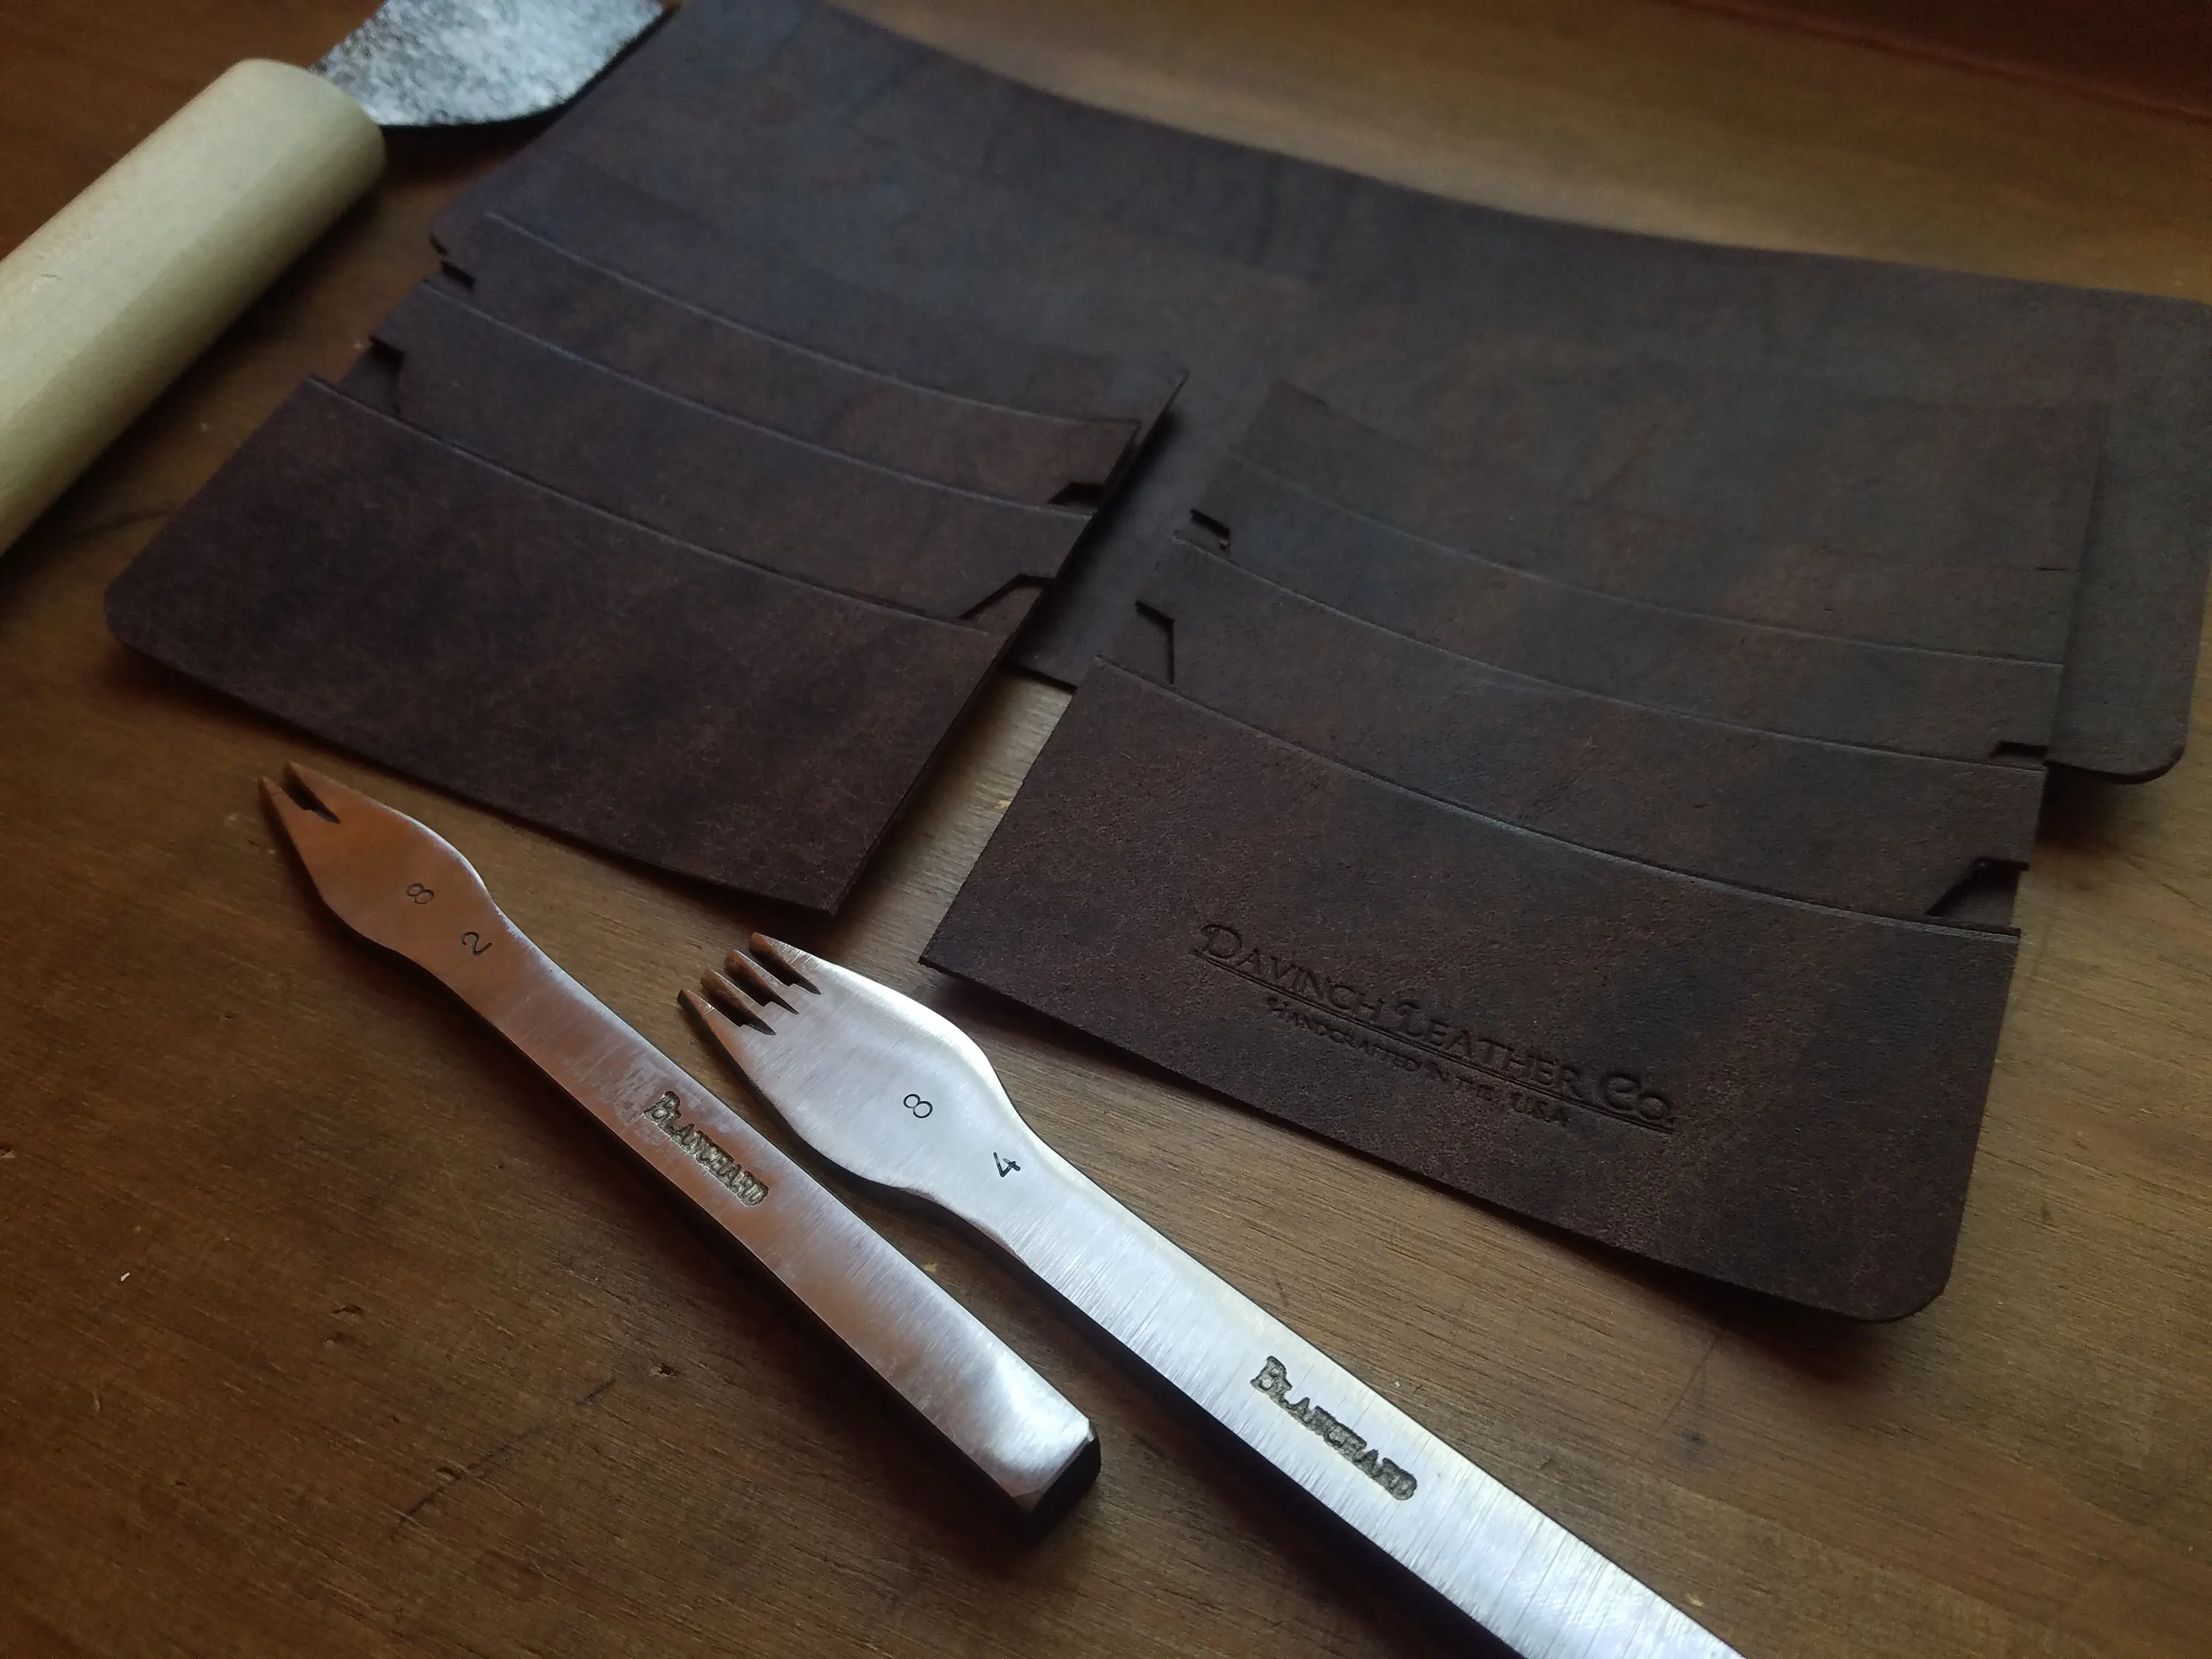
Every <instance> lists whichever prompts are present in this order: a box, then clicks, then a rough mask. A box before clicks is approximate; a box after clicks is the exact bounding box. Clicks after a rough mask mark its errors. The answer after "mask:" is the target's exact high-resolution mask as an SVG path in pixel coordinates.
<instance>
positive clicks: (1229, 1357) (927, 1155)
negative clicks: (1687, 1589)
mask: <svg viewBox="0 0 2212 1659" xmlns="http://www.w3.org/2000/svg"><path fill="white" fill-rule="evenodd" d="M752 950H753V956H752V957H746V956H744V955H743V954H741V953H739V952H737V951H732V952H731V953H730V958H729V961H728V963H727V971H726V972H711V971H710V972H709V973H708V975H706V976H705V979H704V981H703V983H704V986H705V988H706V990H707V993H708V995H707V996H706V997H702V996H699V995H697V994H694V993H692V992H690V991H688V990H687V991H685V992H684V1003H685V1005H686V1006H688V1007H689V1008H690V1010H691V1012H693V1013H694V1014H696V1016H697V1017H698V1018H699V1020H700V1021H701V1023H702V1024H704V1025H705V1027H706V1028H707V1030H708V1032H709V1033H710V1034H711V1035H712V1036H714V1039H715V1040H716V1041H717V1042H719V1043H720V1045H721V1046H722V1048H724V1049H725V1050H726V1051H727V1052H728V1054H729V1055H730V1057H731V1059H732V1060H735V1061H736V1062H737V1065H738V1068H739V1069H740V1070H741V1071H743V1072H744V1074H745V1077H746V1078H747V1079H748V1080H749V1081H750V1083H751V1084H752V1085H753V1087H754V1088H755V1089H756V1090H757V1091H758V1092H759V1094H760V1096H761V1097H762V1098H763V1100H765V1101H766V1102H767V1103H769V1106H770V1107H772V1108H773V1109H775V1111H776V1112H777V1113H779V1114H780V1115H781V1116H782V1117H783V1119H784V1121H786V1122H787V1123H788V1124H790V1125H791V1127H793V1129H794V1130H795V1131H797V1133H799V1135H800V1136H801V1137H802V1138H803V1139H805V1140H806V1141H807V1142H809V1143H810V1144H811V1146H813V1147H814V1148H815V1150H816V1151H817V1152H820V1153H821V1154H822V1155H823V1157H824V1158H828V1159H829V1160H830V1162H832V1163H833V1164H838V1165H840V1166H841V1167H842V1168H843V1169H845V1170H848V1172H849V1173H851V1174H853V1175H854V1176H858V1177H860V1179H861V1180H863V1181H868V1182H876V1183H878V1184H879V1185H881V1186H884V1187H889V1188H895V1189H896V1190H898V1191H901V1192H903V1193H907V1194H911V1195H913V1196H915V1197H916V1198H920V1199H923V1200H927V1201H929V1202H932V1203H934V1204H936V1205H939V1206H941V1207H943V1208H944V1209H946V1210H948V1211H950V1212H951V1213H952V1214H954V1215H955V1216H957V1217H958V1218H961V1219H962V1220H963V1221H965V1222H967V1223H968V1224H969V1225H971V1226H973V1227H975V1229H976V1230H977V1231H980V1232H981V1233H982V1234H983V1235H984V1237H987V1238H988V1239H990V1240H991V1241H992V1242H993V1243H995V1244H997V1245H999V1246H1000V1248H1001V1249H1005V1250H1006V1251H1007V1252H1008V1253H1009V1254H1011V1255H1013V1256H1014V1257H1015V1258H1016V1259H1017V1260H1018V1261H1021V1262H1022V1263H1023V1264H1024V1266H1026V1267H1028V1268H1029V1269H1030V1271H1031V1272H1033V1273H1036V1275H1037V1277H1038V1278H1040V1279H1042V1280H1043V1281H1044V1282H1045V1283H1046V1285H1049V1286H1050V1287H1051V1288H1052V1289H1053V1290H1054V1291H1058V1292H1059V1293H1060V1295H1061V1296H1063V1297H1066V1299H1067V1300H1068V1301H1069V1302H1070V1303H1072V1304H1074V1306H1075V1307H1076V1308H1077V1309H1078V1310H1080V1311H1081V1312H1083V1313H1084V1314H1085V1315H1087V1316H1089V1317H1090V1318H1091V1319H1092V1320H1093V1321H1095V1322H1097V1324H1098V1325H1099V1326H1100V1327H1101V1328H1103V1329H1104V1330H1105V1331H1106V1332H1107V1333H1108V1334H1109V1335H1111V1336H1112V1337H1114V1338H1115V1340H1118V1341H1119V1342H1121V1344H1122V1345H1123V1346H1125V1347H1127V1349H1128V1351H1129V1352H1131V1353H1133V1354H1134V1355H1135V1356H1136V1357H1137V1358H1139V1360H1141V1361H1143V1362H1144V1363H1145V1364H1147V1365H1149V1366H1151V1367H1152V1370H1155V1371H1157V1372H1158V1374H1159V1375H1160V1376H1162V1377H1163V1378H1164V1379H1165V1380H1166V1381H1167V1382H1168V1383H1171V1384H1172V1385H1174V1387H1175V1388H1176V1389H1179V1390H1180V1391H1181V1392H1182V1394H1184V1395H1187V1396H1188V1398H1189V1399H1190V1400H1191V1401H1194V1403H1195V1404H1196V1405H1198V1406H1199V1407H1200V1408H1202V1409H1203V1410H1204V1411H1206V1413H1208V1414H1209V1415H1211V1416H1212V1418H1214V1419H1216V1420H1217V1421H1218V1422H1219V1423H1220V1424H1221V1425H1223V1426H1224V1427H1225V1428H1226V1429H1227V1430H1228V1431H1230V1433H1231V1434H1232V1435H1234V1436H1235V1437H1237V1439H1239V1440H1241V1441H1243V1443H1244V1444H1245V1445H1247V1446H1249V1448H1250V1449H1252V1450H1254V1451H1255V1452H1257V1453H1258V1454H1259V1455H1261V1457H1263V1458H1265V1459H1266V1460H1267V1462H1270V1463H1272V1464H1273V1465H1274V1466H1275V1468H1278V1469H1279V1470H1281V1471H1282V1472H1283V1473H1284V1474H1286V1475H1288V1476H1289V1477H1290V1478H1291V1480H1293V1481H1295V1482H1297V1485H1299V1486H1302V1487H1304V1489H1305V1490H1306V1491H1307V1492H1309V1493H1310V1494H1311V1495H1312V1496H1313V1497H1314V1498H1316V1499H1317V1500H1318V1501H1319V1502H1321V1503H1322V1504H1324V1505H1326V1506H1327V1507H1328V1509H1329V1510H1333V1511H1334V1512H1335V1513H1336V1514H1337V1515H1338V1516H1341V1517H1342V1518H1343V1519H1344V1520H1346V1521H1347V1522H1350V1523H1351V1524H1352V1526H1353V1527H1355V1528H1358V1530H1359V1531H1360V1532H1361V1533H1363V1534H1365V1535H1366V1536H1367V1537H1368V1538H1369V1539H1370V1540H1372V1541H1374V1542H1375V1543H1376V1544H1378V1545H1380V1546H1381V1547H1382V1548H1383V1550H1384V1551H1385V1552H1386V1553H1389V1555H1390V1556H1391V1557H1393V1558H1394V1559H1396V1560H1397V1561H1398V1562H1399V1563H1400V1564H1401V1565H1403V1566H1405V1567H1407V1569H1409V1570H1410V1571H1412V1572H1413V1574H1414V1575H1415V1576H1417V1577H1419V1578H1420V1579H1422V1580H1423V1581H1425V1583H1428V1584H1430V1585H1431V1586H1432V1587H1433V1588H1434V1589H1437V1591H1439V1592H1441V1593H1442V1594H1443V1596H1444V1597H1445V1598H1446V1599H1447V1600H1449V1601H1451V1602H1452V1603H1453V1604H1455V1606H1456V1607H1459V1608H1460V1609H1461V1610H1462V1612H1464V1613H1468V1615H1469V1616H1471V1617H1472V1618H1473V1619H1474V1620H1475V1621H1476V1622H1477V1623H1479V1624H1480V1625H1481V1626H1483V1627H1484V1628H1485V1629H1486V1630H1488V1631H1489V1632H1491V1633H1492V1635H1493V1636H1495V1637H1497V1638H1498V1639H1500V1640H1501V1641H1503V1642H1504V1643H1505V1644H1507V1645H1508V1646H1509V1647H1510V1648H1511V1649H1512V1650H1514V1651H1515V1652H1516V1653H1519V1654H1521V1655H1522V1656H1524V1659H1601V1656H1602V1659H1726V1656H1729V1655H1730V1654H1731V1653H1732V1651H1733V1650H1731V1649H1729V1647H1727V1646H1726V1645H1725V1644H1723V1643H1722V1642H1720V1641H1719V1640H1717V1638H1714V1637H1713V1636H1711V1635H1710V1634H1708V1633H1707V1632H1705V1630H1703V1629H1702V1628H1700V1627H1699V1626H1697V1625H1696V1624H1694V1623H1692V1621H1691V1620H1689V1619H1687V1618H1686V1617H1685V1616H1684V1615H1683V1614H1682V1613H1680V1612H1678V1611H1676V1609H1674V1607H1670V1606H1669V1605H1668V1603H1667V1602H1666V1601H1663V1600H1662V1599H1661V1598H1660V1597H1659V1596H1658V1595H1655V1594H1654V1593H1653V1592H1652V1591H1650V1589H1646V1588H1645V1587H1644V1585H1642V1584H1641V1583H1638V1582H1637V1581H1636V1580H1635V1579H1634V1578H1632V1577H1630V1576H1629V1575H1628V1574H1627V1573H1626V1572H1624V1571H1621V1570H1620V1568H1619V1567H1617V1566H1615V1565H1613V1563H1612V1562H1610V1561H1608V1560H1607V1559H1605V1558H1604V1557H1603V1556H1601V1555H1600V1554H1599V1553H1597V1552H1596V1551H1595V1550H1593V1549H1591V1548H1590V1547H1589V1546H1588V1545H1586V1544H1584V1543H1583V1542H1582V1541H1581V1540H1579V1539H1577V1538H1576V1537H1575V1536H1574V1535H1573V1534H1571V1533H1570V1532H1568V1531H1567V1530H1566V1528H1564V1527H1562V1526H1560V1525H1559V1523H1558V1522H1555V1521H1553V1520H1551V1519H1550V1518H1549V1517H1548V1516H1545V1515H1543V1514H1542V1513H1541V1512H1540V1511H1539V1510H1536V1509H1535V1508H1534V1506H1532V1505H1531V1504H1528V1503H1526V1502H1524V1501H1523V1500H1522V1499H1521V1498H1518V1497H1516V1496H1515V1495H1514V1494H1513V1493H1512V1492H1509V1491H1507V1490H1506V1488H1505V1487H1504V1486H1501V1485H1500V1484H1499V1483H1498V1481H1496V1480H1492V1478H1491V1477H1490V1476H1489V1475H1487V1474H1484V1473H1483V1472H1482V1471H1481V1470H1480V1469H1479V1468H1476V1467H1475V1466H1474V1464H1473V1463H1471V1462H1468V1460H1467V1459H1466V1458H1464V1457H1462V1456H1461V1455H1459V1454H1458V1453H1457V1452H1455V1451H1454V1450H1453V1449H1451V1448H1450V1447H1449V1446H1448V1445H1446V1444H1445V1443H1443V1441H1442V1440H1440V1439H1438V1438H1437V1437H1436V1436H1435V1435H1433V1434H1431V1433H1430V1432H1429V1431H1427V1430H1426V1429H1425V1428H1423V1427H1422V1426H1421V1425H1419V1424H1418V1423H1416V1422H1414V1421H1413V1419H1412V1418H1410V1417H1408V1416H1407V1415H1406V1413H1403V1412H1401V1411H1400V1410H1399V1409H1398V1408H1397V1407H1395V1406H1393V1405H1391V1404H1390V1403H1389V1401H1386V1400H1384V1399H1383V1397H1382V1396H1381V1395H1378V1394H1376V1392H1375V1391H1374V1390H1373V1389H1370V1388H1369V1387H1368V1386H1367V1385H1366V1384H1365V1383H1362V1382H1360V1381H1359V1379H1358V1378H1357V1377H1355V1376H1352V1374H1351V1373H1350V1372H1349V1371H1347V1370H1345V1369H1344V1368H1343V1367H1342V1366H1340V1365H1339V1364H1336V1363H1335V1362H1334V1361H1333V1360H1331V1359H1330V1358H1328V1356H1327V1355H1326V1354H1324V1353H1322V1352H1321V1351H1320V1350H1319V1349H1318V1348H1316V1347H1315V1346H1313V1345H1312V1344H1311V1343H1310V1342H1307V1341H1306V1340H1304V1338H1302V1337H1300V1336H1299V1335H1298V1334H1297V1333H1296V1332H1295V1331H1293V1330H1291V1328H1290V1327H1288V1326H1287V1325H1285V1324H1284V1323H1283V1322H1281V1321H1280V1320H1279V1319H1276V1318H1274V1317H1273V1316H1272V1315H1270V1314H1268V1313H1267V1312H1266V1311H1265V1310H1262V1309H1261V1308H1259V1307H1258V1306H1256V1305H1255V1304H1254V1303H1252V1302H1251V1301H1250V1300H1249V1298H1247V1297H1244V1296H1243V1295H1242V1294H1241V1293H1239V1292H1238V1291H1237V1290H1236V1289H1234V1288H1233V1287H1232V1286H1231V1285H1228V1284H1226V1283H1225V1282H1224V1281H1223V1280H1221V1279H1218V1278H1216V1277H1215V1276H1214V1275H1213V1274H1212V1273H1209V1272H1208V1271H1207V1270H1206V1268H1205V1267H1201V1266H1200V1265H1199V1263H1198V1262H1196V1261H1193V1260H1192V1259H1191V1258H1190V1257H1189V1256H1188V1255H1184V1254H1183V1252H1182V1251H1181V1250H1179V1249H1176V1247H1175V1246H1174V1245H1173V1244H1171V1243H1169V1242H1168V1241H1167V1240H1166V1239H1165V1238H1164V1237H1161V1236H1160V1235H1159V1234H1158V1233H1157V1232H1155V1231H1153V1230H1152V1228H1150V1227H1148V1226H1147V1225H1145V1223H1144V1222H1142V1221H1140V1220H1139V1219H1138V1218H1136V1217H1135V1216H1133V1215H1132V1214H1131V1213H1130V1212H1128V1211H1127V1210H1126V1209H1124V1208H1123V1207H1122V1206H1121V1205H1120V1204H1118V1203H1117V1202H1115V1200H1114V1199H1113V1198H1112V1197H1110V1196H1109V1194H1106V1193H1105V1192H1104V1191H1103V1190H1101V1189H1100V1188H1098V1187H1097V1186H1096V1185H1095V1184H1093V1183H1092V1182H1091V1181H1090V1180H1089V1179H1088V1178H1086V1177H1085V1176H1084V1174H1083V1173H1082V1171H1080V1170H1078V1169H1076V1168H1075V1166H1074V1165H1073V1164H1069V1163H1068V1162H1067V1160H1066V1159H1065V1158H1061V1157H1060V1155H1059V1154H1058V1153H1057V1152H1054V1151H1053V1150H1052V1148H1051V1147H1049V1146H1046V1145H1045V1144H1044V1142H1043V1141H1042V1140H1040V1139H1038V1138H1037V1137H1036V1133H1034V1132H1033V1131H1032V1130H1031V1129H1030V1127H1029V1125H1028V1124H1027V1123H1025V1122H1024V1121H1022V1118H1021V1115H1020V1114H1019V1113H1018V1112H1016V1111H1015V1109H1014V1107H1013V1103H1012V1102H1011V1101H1010V1100H1008V1099H1007V1097H1006V1091H1005V1090H1004V1089H1003V1088H1001V1087H1000V1084H999V1079H998V1076H997V1074H996V1073H994V1072H993V1070H992V1069H991V1063H990V1061H989V1060H987V1059H986V1058H985V1057H984V1055H983V1051H982V1050H981V1049H980V1048H977V1047H976V1046H975V1043H974V1042H971V1041H970V1040H969V1038H968V1036H966V1034H965V1033H963V1031H961V1030H959V1028H958V1027H957V1026H955V1025H954V1024H952V1023H951V1021H949V1020H947V1019H945V1018H944V1017H943V1016H942V1015H940V1014H939V1013H937V1012H934V1011H933V1010H932V1009H929V1008H926V1007H924V1006H922V1005H921V1004H920V1003H918V1002H916V1001H915V1000H913V999H912V998H910V997H905V996H902V995H900V994H898V993H897V992H896V991H892V990H890V989H888V988H887V987H884V986H881V985H878V984H877V983H876V982H875V981H873V980H870V979H866V978H864V977H862V976H861V975H859V974H856V973H854V972H852V971H851V970H850V969H844V968H840V967H838V966H837V965H836V963H829V962H824V961H823V960H822V959H821V958H820V957H813V956H809V955H808V954H807V953H806V952H805V951H799V950H795V949H793V947H792V946H790V945H779V944H777V943H776V942H775V941H774V940H772V939H764V938H763V937H761V936H760V935H758V934H755V935H754V936H753V939H752ZM763 969H766V970H767V971H766V972H763ZM709 999H711V1000H709ZM717 1004H719V1005H720V1006H719V1007H718V1006H716V1005H717ZM725 1009H726V1010H727V1011H728V1012H723V1011H724V1010H725Z"/></svg>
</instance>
